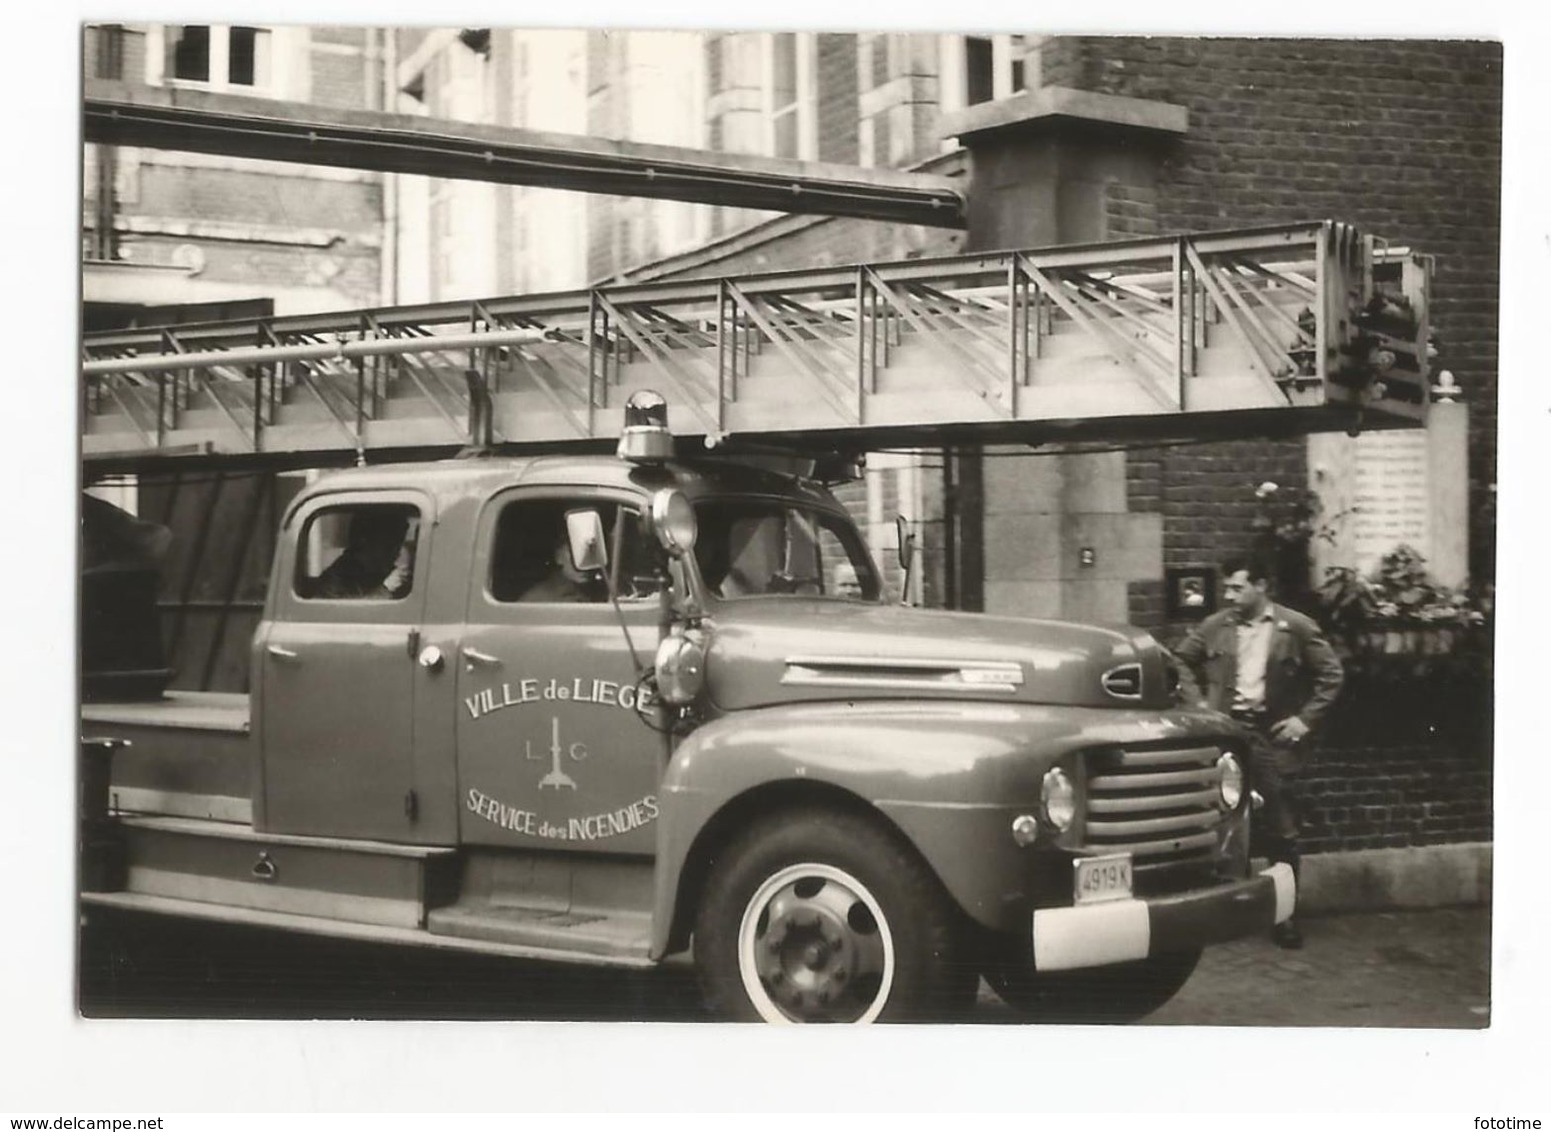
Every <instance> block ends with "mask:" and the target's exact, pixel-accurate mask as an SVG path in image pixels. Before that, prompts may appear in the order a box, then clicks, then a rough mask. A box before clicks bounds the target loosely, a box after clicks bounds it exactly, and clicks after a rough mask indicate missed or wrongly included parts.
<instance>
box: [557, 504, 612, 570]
mask: <svg viewBox="0 0 1551 1132" xmlns="http://www.w3.org/2000/svg"><path fill="white" fill-rule="evenodd" d="M565 533H566V537H567V539H569V540H570V543H571V564H572V565H573V566H575V567H576V568H577V569H578V570H582V571H588V570H606V569H608V565H609V547H608V539H607V538H606V537H605V535H604V533H603V516H601V515H599V514H598V513H597V512H596V511H567V512H566V514H565Z"/></svg>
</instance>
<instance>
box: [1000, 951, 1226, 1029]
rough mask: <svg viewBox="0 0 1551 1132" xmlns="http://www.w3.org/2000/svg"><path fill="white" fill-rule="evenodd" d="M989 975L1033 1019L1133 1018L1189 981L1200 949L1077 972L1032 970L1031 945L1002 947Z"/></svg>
mask: <svg viewBox="0 0 1551 1132" xmlns="http://www.w3.org/2000/svg"><path fill="white" fill-rule="evenodd" d="M997 951H998V954H996V955H994V956H993V958H992V959H991V960H990V961H989V962H988V963H987V964H986V967H985V971H984V974H985V978H986V982H987V983H989V984H990V986H991V989H992V990H994V991H995V992H996V993H997V996H998V997H999V998H1000V999H1001V1000H1002V1001H1003V1002H1005V1003H1006V1004H1007V1005H1008V1006H1010V1007H1012V1008H1013V1009H1014V1010H1016V1011H1018V1012H1019V1013H1020V1014H1025V1015H1027V1016H1028V1017H1029V1019H1030V1020H1031V1021H1036V1022H1052V1023H1082V1022H1134V1021H1136V1020H1137V1019H1138V1018H1143V1017H1145V1016H1146V1015H1148V1014H1151V1013H1152V1012H1153V1011H1154V1010H1157V1009H1158V1008H1159V1007H1160V1006H1162V1005H1163V1004H1164V1003H1166V1002H1168V1001H1169V999H1171V998H1173V997H1174V996H1175V995H1176V994H1178V993H1179V992H1180V990H1181V989H1182V988H1183V987H1184V985H1185V983H1186V982H1188V981H1189V979H1190V976H1191V975H1192V974H1193V973H1194V972H1195V969H1196V964H1197V963H1198V962H1200V960H1201V951H1200V949H1199V948H1197V949H1193V950H1189V951H1179V952H1170V953H1167V954H1164V955H1152V956H1149V957H1148V958H1146V959H1137V960H1133V961H1131V962H1129V963H1114V964H1110V965H1109V966H1105V967H1087V968H1083V969H1081V970H1076V971H1047V972H1037V971H1035V970H1034V962H1033V956H1032V955H1031V954H1029V953H1028V949H1027V948H1018V949H1010V948H999V949H997Z"/></svg>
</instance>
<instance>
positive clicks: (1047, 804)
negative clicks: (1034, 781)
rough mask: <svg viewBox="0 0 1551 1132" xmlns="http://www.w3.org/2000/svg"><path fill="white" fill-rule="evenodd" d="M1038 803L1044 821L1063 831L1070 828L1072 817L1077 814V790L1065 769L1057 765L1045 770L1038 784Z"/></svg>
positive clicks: (1058, 830)
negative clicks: (1042, 812)
mask: <svg viewBox="0 0 1551 1132" xmlns="http://www.w3.org/2000/svg"><path fill="white" fill-rule="evenodd" d="M1039 804H1040V807H1041V808H1042V809H1043V810H1044V811H1045V821H1047V822H1048V823H1049V824H1050V825H1051V827H1052V828H1053V829H1055V830H1056V831H1057V832H1065V831H1066V830H1068V829H1070V828H1071V825H1072V819H1073V818H1074V817H1076V816H1077V790H1076V788H1075V787H1074V786H1073V785H1072V780H1071V779H1070V778H1068V777H1067V776H1066V771H1064V770H1062V769H1061V768H1060V767H1058V766H1057V767H1051V768H1050V769H1049V770H1047V771H1046V772H1045V777H1044V780H1043V781H1042V782H1040V784H1039Z"/></svg>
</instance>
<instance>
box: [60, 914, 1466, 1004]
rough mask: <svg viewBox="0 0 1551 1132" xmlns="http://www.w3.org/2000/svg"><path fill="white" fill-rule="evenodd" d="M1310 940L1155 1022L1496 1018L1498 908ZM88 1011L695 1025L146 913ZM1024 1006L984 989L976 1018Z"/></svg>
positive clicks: (572, 972) (617, 991)
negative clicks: (1492, 1010) (1494, 914)
mask: <svg viewBox="0 0 1551 1132" xmlns="http://www.w3.org/2000/svg"><path fill="white" fill-rule="evenodd" d="M1304 934H1305V936H1306V939H1307V946H1306V947H1305V948H1304V949H1303V950H1302V951H1282V950H1279V949H1278V948H1276V947H1275V946H1273V945H1272V944H1271V942H1270V940H1269V939H1260V938H1256V939H1246V940H1241V941H1239V942H1236V943H1231V944H1224V945H1220V946H1218V947H1213V948H1210V949H1208V951H1207V953H1206V955H1205V956H1204V957H1203V958H1202V960H1201V964H1200V966H1199V967H1198V968H1197V969H1196V972H1195V974H1194V975H1193V976H1192V977H1191V979H1190V981H1189V982H1188V983H1187V984H1186V985H1185V987H1184V989H1183V990H1182V991H1180V993H1179V994H1178V995H1177V996H1176V997H1175V998H1174V999H1173V1000H1172V1001H1170V1002H1169V1003H1168V1004H1166V1005H1165V1006H1164V1007H1162V1008H1161V1009H1160V1010H1158V1011H1157V1012H1155V1013H1154V1014H1153V1015H1151V1016H1150V1017H1149V1018H1147V1019H1146V1021H1145V1023H1144V1024H1146V1025H1154V1026H1170V1025H1190V1026H1343V1027H1345V1026H1379V1027H1438V1028H1478V1027H1483V1026H1486V1025H1487V1024H1488V1021H1489V1001H1488V998H1489V993H1490V975H1489V969H1490V951H1491V930H1490V915H1489V912H1488V911H1487V909H1485V908H1445V909H1435V910H1428V911H1415V912H1382V913H1369V914H1361V915H1343V916H1327V917H1320V918H1317V919H1311V920H1308V921H1307V922H1306V923H1305V925H1304ZM80 1004H81V1008H82V1011H83V1013H85V1014H87V1015H89V1016H118V1017H125V1016H128V1017H206V1018H223V1017H226V1018H261V1017H269V1018H490V1019H502V1018H517V1019H523V1018H526V1019H578V1020H599V1021H610V1020H613V1021H696V1020H701V1019H703V1018H704V1014H703V1012H702V1011H701V1010H700V1007H699V1004H698V996H697V994H696V993H695V988H694V986H693V982H692V980H691V979H690V978H689V976H688V974H687V972H684V971H682V970H677V971H675V970H668V971H665V972H652V973H650V974H636V973H629V972H618V971H607V970H590V969H586V968H577V967H567V966H560V965H553V964H550V965H541V964H524V963H510V962H504V961H498V960H490V959H486V958H483V957H479V956H471V957H449V956H446V955H441V954H436V953H427V952H418V951H415V952H406V951H394V950H390V949H387V948H381V947H363V946H361V945H358V944H349V943H343V942H339V941H331V940H305V939H301V940H299V939H292V938H288V937H282V936H274V935H270V934H269V933H263V932H253V931H246V930H238V929H231V928H221V927H216V926H211V925H199V924H191V923H179V922H173V921H168V922H162V921H155V920H149V919H140V918H137V917H129V918H120V917H108V918H105V919H104V918H93V920H92V922H91V926H90V927H89V928H88V929H87V930H86V932H85V933H84V934H83V938H82V948H81V995H80ZM1021 1020H1022V1019H1021V1017H1020V1016H1019V1015H1017V1014H1015V1013H1014V1012H1013V1011H1011V1010H1010V1009H1008V1008H1007V1007H1006V1006H1004V1005H1002V1003H1001V1002H1000V1001H999V1000H998V999H997V998H996V997H995V995H993V994H992V993H991V991H990V990H989V989H988V988H986V987H984V986H983V985H982V988H981V992H980V999H979V1001H978V1003H977V1004H976V1008H975V1010H974V1012H973V1014H972V1016H971V1017H970V1018H969V1019H967V1021H970V1022H973V1023H986V1024H997V1023H1003V1024H1005V1023H1013V1022H1018V1021H1021Z"/></svg>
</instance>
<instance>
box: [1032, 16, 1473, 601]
mask: <svg viewBox="0 0 1551 1132" xmlns="http://www.w3.org/2000/svg"><path fill="white" fill-rule="evenodd" d="M1041 62H1042V69H1043V73H1044V76H1045V81H1046V82H1049V83H1055V84H1060V85H1066V86H1075V87H1080V88H1083V89H1088V90H1095V91H1100V92H1104V93H1110V94H1119V95H1129V96H1133V97H1139V98H1151V99H1159V100H1162V101H1165V102H1171V103H1176V104H1178V105H1182V106H1184V107H1186V108H1187V109H1188V110H1189V112H1190V128H1189V131H1188V133H1187V134H1186V135H1185V136H1184V137H1183V138H1182V139H1180V140H1179V141H1178V142H1176V143H1175V144H1174V145H1173V147H1172V149H1171V150H1170V151H1169V153H1168V155H1167V157H1166V159H1165V160H1164V162H1163V164H1162V167H1161V168H1160V170H1159V171H1158V175H1157V180H1156V184H1155V185H1152V186H1129V185H1124V184H1111V185H1109V186H1107V187H1106V190H1105V193H1106V199H1105V218H1106V221H1107V222H1108V223H1109V225H1110V233H1109V234H1110V235H1113V236H1123V235H1133V234H1144V233H1147V232H1151V231H1200V230H1206V229H1212V228H1225V227H1234V226H1239V225H1252V224H1265V223H1284V222H1294V221H1303V220H1309V219H1317V218H1324V217H1333V218H1337V219H1341V220H1348V221H1353V222H1355V223H1357V224H1359V225H1361V226H1363V227H1365V228H1367V229H1368V230H1370V231H1372V232H1375V233H1377V234H1379V235H1381V236H1383V237H1385V238H1386V239H1389V240H1390V241H1392V242H1394V243H1397V244H1407V245H1410V246H1411V247H1414V248H1416V249H1418V250H1421V251H1425V252H1427V253H1429V254H1432V255H1434V256H1436V257H1437V265H1436V272H1435V275H1434V288H1433V303H1432V321H1433V324H1434V327H1435V328H1436V330H1437V331H1438V333H1439V335H1440V337H1441V339H1442V357H1441V365H1442V366H1443V367H1444V368H1447V369H1449V370H1451V371H1452V372H1453V373H1454V375H1455V376H1456V377H1457V378H1458V379H1459V381H1460V384H1461V385H1462V386H1463V387H1464V388H1465V390H1466V397H1467V399H1468V400H1469V402H1470V404H1471V409H1472V414H1471V423H1472V435H1471V444H1470V476H1471V492H1472V498H1471V512H1472V516H1473V520H1474V529H1473V530H1472V531H1471V548H1472V554H1471V558H1472V562H1471V566H1472V574H1473V575H1474V576H1475V577H1477V578H1483V577H1488V576H1490V573H1491V570H1492V557H1491V554H1492V544H1493V541H1494V532H1493V530H1492V529H1491V518H1490V514H1491V509H1490V506H1489V500H1490V490H1489V489H1490V485H1491V484H1492V483H1493V482H1494V481H1495V478H1496V472H1495V460H1496V412H1497V407H1496V400H1497V345H1496V340H1497V310H1498V302H1497V283H1498V276H1497V258H1498V241H1499V236H1500V214H1499V199H1500V190H1501V183H1500V178H1501V155H1502V135H1501V115H1502V50H1501V47H1500V45H1498V44H1494V43H1478V42H1440V41H1425V40H1417V41H1366V40H1324V41H1316V40H1269V39H1266V40H1243V39H1239V40H1211V39H1179V38H1148V39H1140V38H1126V37H1115V38H1089V37H1078V38H1064V39H1056V40H1051V41H1049V42H1047V43H1046V44H1045V45H1044V47H1043V48H1042V59H1041ZM1287 447H1288V448H1289V450H1290V449H1291V448H1293V447H1295V446H1294V445H1288V446H1287ZM1224 451H1225V452H1228V451H1231V450H1229V449H1226V448H1225V449H1224ZM1210 460H1211V456H1210V455H1209V454H1201V453H1188V454H1187V453H1172V454H1169V455H1167V456H1166V457H1165V458H1164V461H1163V463H1164V476H1165V479H1166V480H1167V481H1169V482H1174V481H1177V480H1189V479H1192V478H1194V477H1195V476H1196V474H1197V473H1199V472H1201V471H1203V470H1206V469H1209V468H1210V467H1211V464H1210ZM1297 462H1298V461H1297V458H1296V457H1295V456H1294V455H1292V454H1291V453H1290V452H1289V454H1288V455H1287V456H1286V457H1285V458H1280V459H1278V460H1277V461H1274V463H1279V464H1283V465H1284V466H1285V471H1284V474H1291V473H1292V472H1293V471H1294V470H1296V469H1295V466H1296V464H1297ZM1241 478H1244V479H1247V478H1249V477H1248V476H1244V477H1241ZM1269 478H1277V477H1276V476H1274V475H1273V476H1271V477H1269ZM1213 486H1214V487H1219V488H1220V487H1221V485H1213ZM1189 518H1190V519H1191V520H1192V521H1195V520H1199V519H1200V516H1190V517H1189ZM1171 525H1172V524H1171ZM1196 542H1199V539H1198V538H1197V536H1196V534H1194V533H1192V534H1188V535H1179V536H1176V537H1175V538H1174V539H1172V540H1171V542H1170V550H1171V552H1183V551H1184V550H1185V549H1187V548H1188V547H1189V546H1190V545H1192V544H1194V543H1196ZM1171 564H1172V563H1171Z"/></svg>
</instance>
